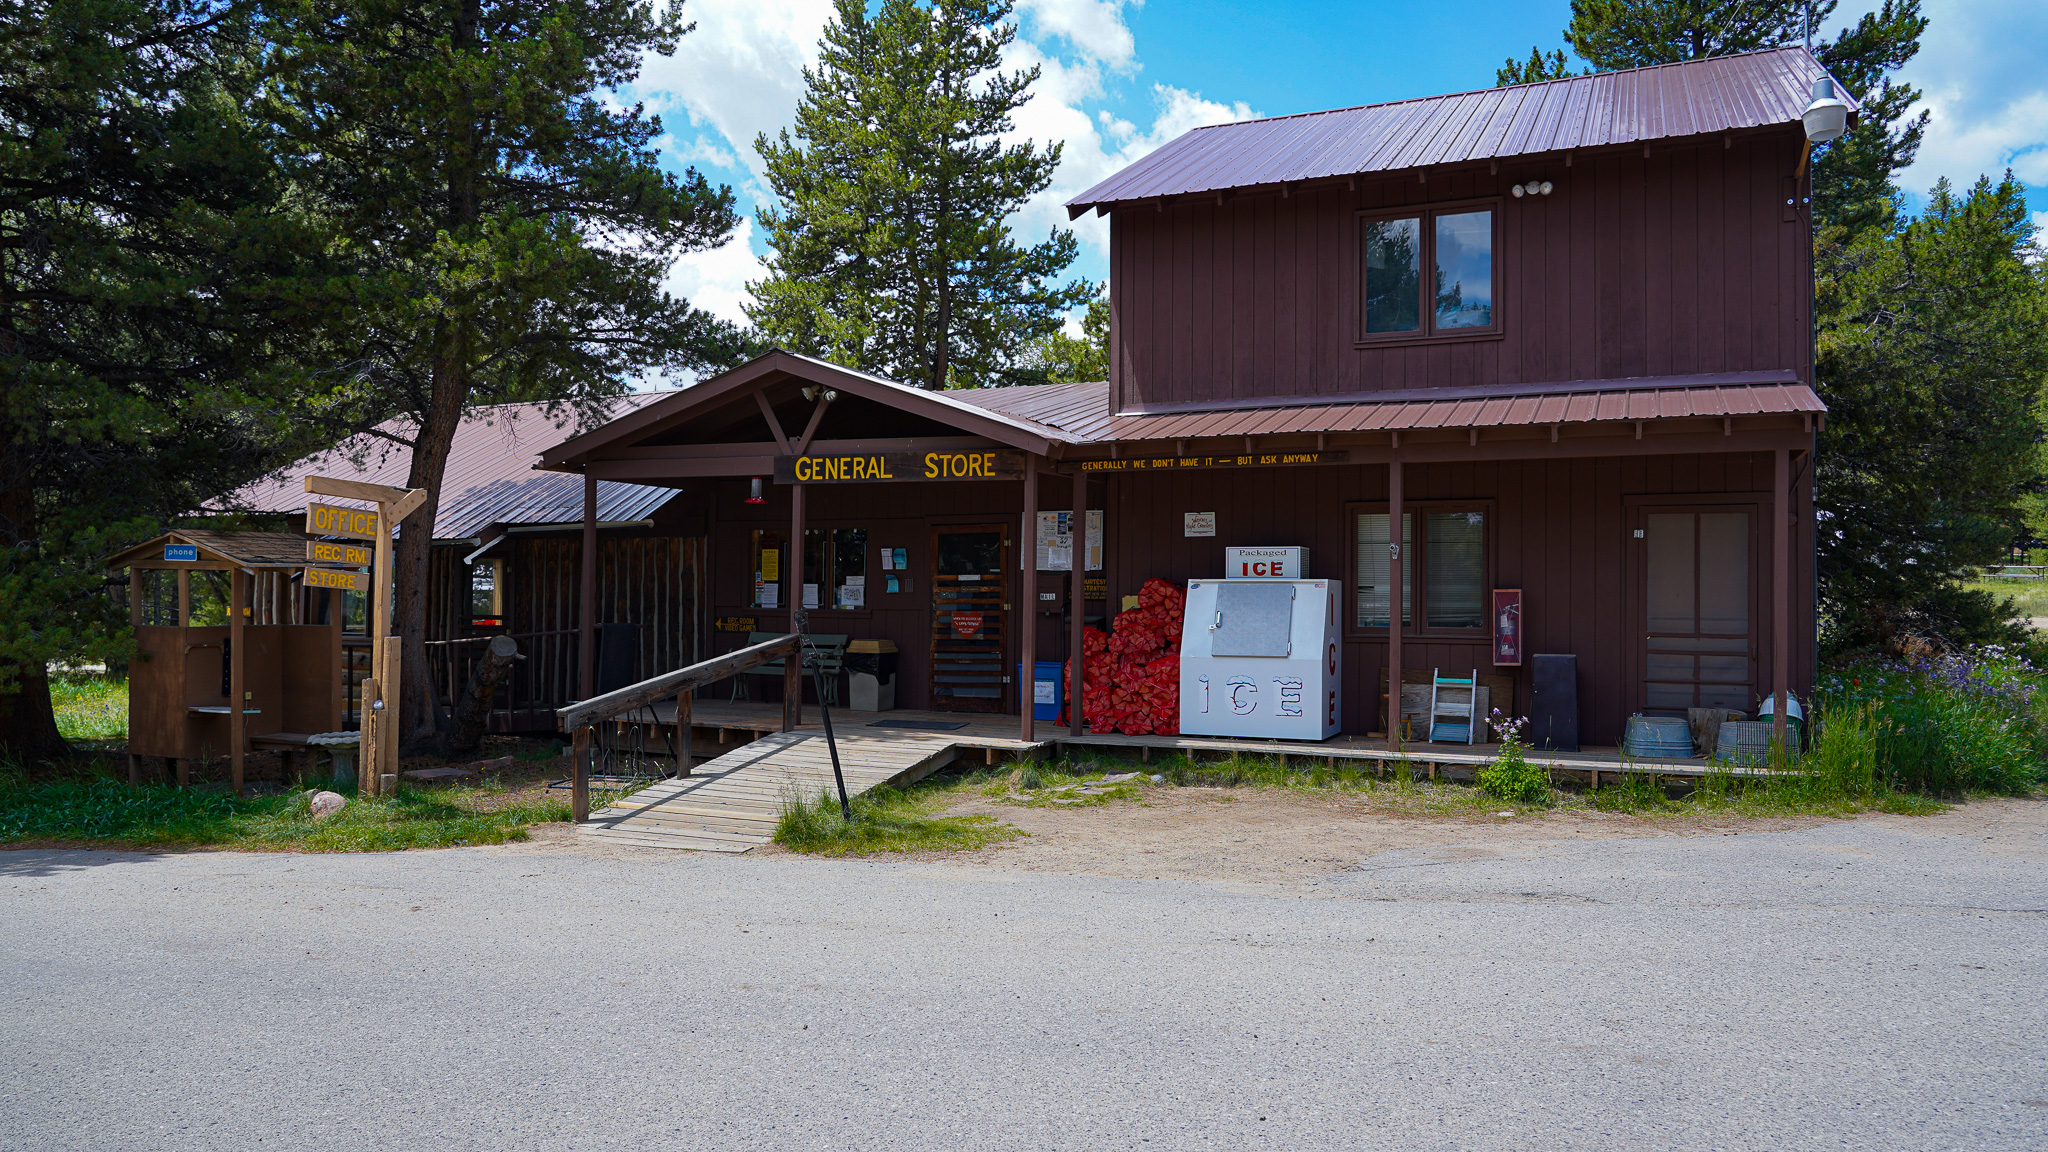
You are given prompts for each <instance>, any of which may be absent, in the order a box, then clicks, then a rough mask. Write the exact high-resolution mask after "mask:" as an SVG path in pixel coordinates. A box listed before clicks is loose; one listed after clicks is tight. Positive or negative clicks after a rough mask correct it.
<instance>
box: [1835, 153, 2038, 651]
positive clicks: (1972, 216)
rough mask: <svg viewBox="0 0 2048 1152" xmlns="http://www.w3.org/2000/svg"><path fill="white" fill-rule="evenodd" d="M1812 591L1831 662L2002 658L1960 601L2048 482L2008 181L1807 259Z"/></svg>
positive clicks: (1944, 189)
mask: <svg viewBox="0 0 2048 1152" xmlns="http://www.w3.org/2000/svg"><path fill="white" fill-rule="evenodd" d="M1818 249H1819V250H1818V252H1817V254H1816V265H1817V275H1818V284H1817V288H1816V292H1817V295H1816V311H1817V314H1818V316H1819V319H1820V333H1819V345H1818V355H1819V375H1820V379H1821V382H1822V384H1823V385H1824V387H1825V394H1826V397H1827V401H1828V406H1829V408H1830V413H1829V416H1828V425H1827V429H1826V431H1825V432H1823V433H1822V435H1821V440H1820V448H1821V450H1820V453H1819V461H1818V467H1819V474H1818V480H1819V496H1818V505H1819V509H1820V512H1821V515H1822V521H1821V533H1820V555H1819V563H1820V575H1821V587H1822V600H1823V610H1824V615H1825V616H1826V618H1827V619H1828V621H1829V629H1830V631H1829V642H1830V644H1831V646H1834V647H1837V648H1842V647H1852V648H1853V647H1864V646H1874V647H1877V648H1880V649H1883V650H1886V651H1894V652H1896V651H1898V650H1899V646H1900V644H1901V643H1902V642H1903V641H1905V640H1906V639H1909V638H1912V637H1919V638H1922V639H1931V640H1935V641H1937V642H1948V643H1961V642H1972V641H1992V640H2011V639H2015V638H2016V637H2015V636H2014V635H2013V634H2012V632H2011V627H2010V625H2008V624H2007V623H2006V622H2005V621H2004V620H2002V618H2001V617H2002V615H2003V613H2002V612H2001V611H2000V609H1999V605H1998V604H1997V603H1996V602H1995V601H1994V600H1993V599H1992V597H1991V596H1990V595H1988V594H1986V593H1982V592H1970V591H1967V590H1964V589H1962V588H1960V587H1959V586H1958V583H1957V581H1958V578H1959V577H1961V576H1963V575H1964V574H1966V573H1967V572H1968V571H1969V570H1970V569H1971V568H1972V567H1974V566H1977V565H1983V564H1990V563H1995V562H1996V561H1998V560H1999V559H2000V558H2001V557H2002V555H2003V554H2004V551H2005V549H2006V547H2007V546H2008V545H2009V544H2011V543H2012V541H2013V539H2014V537H2015V534H2016V532H2017V531H2019V527H2018V526H2019V525H2020V524H2021V523H2022V521H2023V513H2022V507H2021V505H2022V497H2023V495H2024V493H2025V492H2026V491H2027V490H2028V489H2029V488H2030V487H2031V486H2032V485H2034V483H2035V482H2036V480H2037V479H2038V478H2039V476H2040V475H2041V471H2042V468H2041V464H2042V461H2041V458H2040V448H2039V441H2040V440H2041V438H2042V433H2043V430H2044V429H2043V420H2042V412H2041V392H2042V386H2043V383H2044V381H2048V283H2044V276H2043V269H2042V264H2041V253H2040V252H2039V250H2038V249H2036V248H2035V246H2034V242H2033V226H2032V224H2031V223H2030V221H2029V219H2028V214H2027V205H2026V195H2025V189H2024V188H2023V187H2022V186H2021V185H2020V183H2019V182H2018V181H2017V180H2014V179H2013V178H2012V177H2011V175H2010V174H2008V175H2007V176H2006V178H2005V179H2004V180H2002V181H2000V182H1999V183H1997V184H1993V183H1992V182H1991V181H1990V180H1989V179H1980V180H1979V181H1978V182H1977V184H1976V186H1975V187H1974V188H1972V189H1970V191H1969V192H1967V193H1965V194H1958V193H1956V192H1955V191H1954V190H1953V189H1951V188H1950V187H1949V186H1948V184H1947V182H1946V181H1944V182H1942V183H1941V184H1938V185H1936V186H1935V188H1934V190H1933V192H1932V194H1931V195H1930V196H1929V198H1928V205H1927V210H1926V212H1925V213H1923V214H1922V215H1921V217H1920V218H1919V219H1918V220H1915V221H1913V222H1911V223H1909V224H1907V225H1905V226H1903V227H1901V228H1898V229H1895V230H1886V229H1879V228H1870V229H1866V230H1864V231H1863V232H1861V233H1856V234H1851V233H1849V232H1848V231H1847V230H1846V229H1842V228H1835V229H1832V230H1830V231H1828V232H1827V233H1824V234H1823V236H1822V238H1821V240H1820V243H1819V245H1818Z"/></svg>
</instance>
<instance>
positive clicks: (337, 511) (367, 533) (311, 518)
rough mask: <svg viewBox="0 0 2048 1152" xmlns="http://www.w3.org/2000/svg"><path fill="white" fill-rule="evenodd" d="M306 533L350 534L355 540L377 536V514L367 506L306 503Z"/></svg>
mask: <svg viewBox="0 0 2048 1152" xmlns="http://www.w3.org/2000/svg"><path fill="white" fill-rule="evenodd" d="M306 535H308V536H352V537H354V538H356V539H357V540H375V539H376V538H377V514H376V513H375V512H372V511H370V510H369V509H367V508H342V507H339V506H337V505H334V504H308V505H306Z"/></svg>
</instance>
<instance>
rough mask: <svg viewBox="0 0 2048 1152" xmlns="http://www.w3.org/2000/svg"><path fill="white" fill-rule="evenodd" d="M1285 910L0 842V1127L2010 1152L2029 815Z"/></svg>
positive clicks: (1143, 888)
mask: <svg viewBox="0 0 2048 1152" xmlns="http://www.w3.org/2000/svg"><path fill="white" fill-rule="evenodd" d="M2005 811H2008V812H2009V813H2010V815H2009V816H2001V817H2000V818H1999V819H1996V820H1992V821H1989V822H1986V821H1983V820H1978V821H1975V822H1971V823H1967V824H1965V823H1958V822H1955V821H1946V822H1944V820H1943V819H1942V818H1935V819H1932V820H1927V821H1920V822H1915V821H1911V820H1905V819H1895V818H1875V819H1863V820H1856V821H1841V822H1831V823H1828V824H1825V825H1822V826H1819V827H1811V828H1804V829H1799V830H1794V831H1777V832H1763V833H1745V834H1740V835H1714V836H1697V837H1689V838H1671V837H1661V838H1655V839H1648V838H1645V839H1628V838H1621V839H1606V840H1598V841H1587V842H1578V843H1574V842H1570V841H1549V842H1542V841H1538V842H1529V841H1515V842H1505V841H1502V842H1494V843H1489V841H1488V838H1487V830H1486V829H1485V828H1483V827H1476V828H1474V829H1473V831H1472V833H1471V837H1470V839H1469V840H1468V841H1467V842H1465V843H1463V844H1447V845H1443V846H1438V847H1431V848H1423V849H1409V850H1400V851H1391V852H1383V853H1380V854H1378V855H1375V856H1372V857H1371V858H1368V859H1365V860H1363V861H1359V862H1357V865H1356V867H1354V868H1350V869H1346V870H1343V871H1339V872H1336V873H1334V874H1330V875H1326V876H1323V877H1321V878H1319V879H1313V880H1309V881H1304V882H1300V883H1294V884H1287V885H1258V884H1229V883H1221V882H1207V883H1204V882H1193V881H1187V880H1176V879H1166V880H1149V879H1131V878H1111V877H1101V876H1078V875H1049V874H1039V873H1019V872H1014V871H1002V870H997V869H991V868H985V867H975V866H973V865H971V864H957V863H943V862H938V863H935V862H916V861H912V862H901V861H887V862H874V861H820V860H811V859H804V858H800V857H791V856H779V857H776V856H770V857H765V858H763V857H756V856H748V857H737V858H735V857H702V856H693V855H689V854H671V853H662V852H647V853H618V852H612V853H588V852H579V851H576V850H574V849H573V848H564V847H561V846H550V845H535V846H525V847H519V846H511V847H506V848H495V849H468V850H457V851H445V852H416V853H410V854H397V855H357V856H346V855H337V856H299V855H244V854H212V853H201V854H188V855H129V854H110V853H87V852H65V851H18V852H5V853H0V989H4V991H0V1036H4V1038H5V1039H4V1044H0V1148H5V1149H10V1150H11V1149H21V1150H24V1152H27V1150H33V1152H58V1150H68V1149H91V1150H93V1152H117V1150H123V1149H178V1150H181V1152H183V1150H195V1149H233V1150H236V1152H247V1150H250V1149H377V1150H379V1152H393V1150H406V1149H431V1150H434V1152H458V1150H468V1149H479V1150H482V1149H489V1150H492V1152H497V1150H505V1149H585V1148H592V1149H595V1148H607V1149H610V1148H617V1149H636V1150H651V1149H697V1148H705V1149H714V1148H715V1149H737V1148H747V1149H776V1150H779V1149H807V1150H808V1149H946V1150H954V1149H1180V1148H1198V1149H1208V1148H1219V1149H1241V1148H1242V1149H1353V1148H1399V1149H1439V1148H1442V1149H1450V1148H1458V1149H1517V1150H1533V1149H1545V1150H1547V1149H1564V1148H1571V1149H1648V1148H1657V1149H1695V1148H1696V1149H1727V1150H1730V1152H1732V1150H1735V1149H1769V1150H1773V1152H1776V1150H1781V1149H1804V1148H1827V1149H1845V1148H1872V1149H1913V1150H1916V1152H1917V1150H1923V1149H1947V1148H1957V1149H1973V1150H1976V1149H2021V1148H2027V1149H2041V1148H2044V1147H2048V1027H2044V1026H2048V999H2044V997H2043V995H2042V988H2043V977H2044V976H2048V948H2044V944H2048V803H2024V802H2020V803H2013V804H2010V805H2008V806H2007V808H2006V809H2005Z"/></svg>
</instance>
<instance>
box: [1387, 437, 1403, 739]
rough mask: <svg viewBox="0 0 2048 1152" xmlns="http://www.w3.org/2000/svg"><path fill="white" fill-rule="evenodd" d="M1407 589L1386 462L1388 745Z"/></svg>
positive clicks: (1394, 475)
mask: <svg viewBox="0 0 2048 1152" xmlns="http://www.w3.org/2000/svg"><path fill="white" fill-rule="evenodd" d="M1407 603H1408V589H1407V588H1405V587H1403V586H1402V583H1401V462H1400V461H1399V460H1390V461H1388V462H1387V699H1386V703H1384V704H1383V705H1381V707H1383V708H1384V709H1386V715H1385V716H1384V717H1383V719H1384V720H1385V721H1386V725H1387V742H1388V743H1389V744H1393V743H1394V742H1395V741H1397V740H1399V739H1400V738H1401V609H1402V608H1403V607H1405V606H1406V605H1407Z"/></svg>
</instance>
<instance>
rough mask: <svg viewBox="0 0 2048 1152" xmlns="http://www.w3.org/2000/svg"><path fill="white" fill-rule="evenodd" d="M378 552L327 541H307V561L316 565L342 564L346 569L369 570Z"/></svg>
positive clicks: (356, 545)
mask: <svg viewBox="0 0 2048 1152" xmlns="http://www.w3.org/2000/svg"><path fill="white" fill-rule="evenodd" d="M375 555H376V552H375V550H373V549H370V548H364V547H362V546H361V545H358V544H331V543H329V542H327V541H325V540H308V541H306V559H308V560H311V561H312V562H314V563H315V564H340V565H342V566H343V567H346V568H367V567H369V566H370V563H371V561H372V560H373V558H374V557H375Z"/></svg>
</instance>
